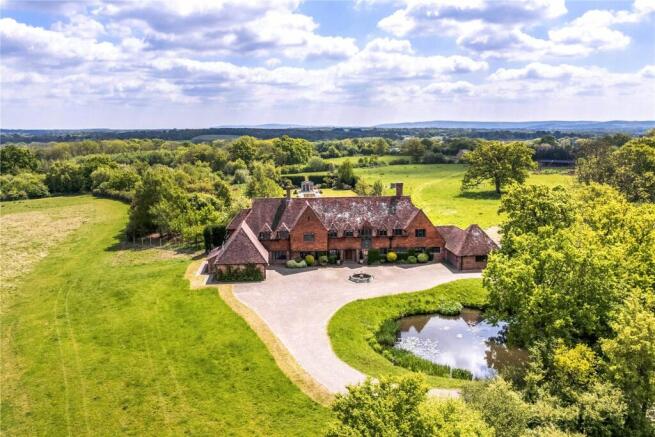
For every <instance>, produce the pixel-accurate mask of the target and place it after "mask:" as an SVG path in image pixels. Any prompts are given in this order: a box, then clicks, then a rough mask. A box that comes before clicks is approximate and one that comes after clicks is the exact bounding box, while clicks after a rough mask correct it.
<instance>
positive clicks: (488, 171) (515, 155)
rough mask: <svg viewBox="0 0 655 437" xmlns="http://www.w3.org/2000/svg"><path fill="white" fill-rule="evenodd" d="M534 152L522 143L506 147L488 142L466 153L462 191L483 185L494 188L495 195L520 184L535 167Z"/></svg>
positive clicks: (514, 143)
mask: <svg viewBox="0 0 655 437" xmlns="http://www.w3.org/2000/svg"><path fill="white" fill-rule="evenodd" d="M533 154H534V150H532V149H531V148H530V147H528V146H527V145H526V144H525V143H522V142H511V143H505V142H501V141H488V142H485V143H482V144H481V145H480V146H478V147H477V148H476V149H475V150H473V151H471V152H467V153H466V154H465V155H464V160H465V162H466V163H467V164H468V168H467V169H466V173H465V174H464V179H463V181H462V189H463V190H466V189H470V188H473V187H476V186H478V185H480V184H481V183H482V182H484V181H487V180H488V181H491V182H492V183H493V184H494V187H495V189H496V193H498V194H500V192H501V190H502V188H503V187H504V186H505V185H507V184H509V183H512V182H516V183H523V182H525V180H526V179H527V178H528V175H529V171H530V170H532V169H534V168H535V167H536V165H537V164H536V163H535V162H534V161H533V160H532V155H533Z"/></svg>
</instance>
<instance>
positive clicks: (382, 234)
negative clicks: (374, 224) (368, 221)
mask: <svg viewBox="0 0 655 437" xmlns="http://www.w3.org/2000/svg"><path fill="white" fill-rule="evenodd" d="M386 236H387V230H386V229H378V237H386Z"/></svg>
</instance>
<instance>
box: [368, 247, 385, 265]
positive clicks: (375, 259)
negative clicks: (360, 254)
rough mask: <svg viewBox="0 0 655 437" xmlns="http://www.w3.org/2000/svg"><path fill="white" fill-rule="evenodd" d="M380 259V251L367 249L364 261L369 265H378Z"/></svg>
mask: <svg viewBox="0 0 655 437" xmlns="http://www.w3.org/2000/svg"><path fill="white" fill-rule="evenodd" d="M380 259H381V256H380V251H379V250H378V249H369V250H368V255H367V257H366V260H367V262H368V264H369V265H371V264H376V263H379V262H380Z"/></svg>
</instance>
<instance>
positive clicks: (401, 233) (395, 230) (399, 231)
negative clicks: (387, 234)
mask: <svg viewBox="0 0 655 437" xmlns="http://www.w3.org/2000/svg"><path fill="white" fill-rule="evenodd" d="M393 234H394V235H395V236H401V235H403V230H402V229H398V228H396V229H394V230H393Z"/></svg>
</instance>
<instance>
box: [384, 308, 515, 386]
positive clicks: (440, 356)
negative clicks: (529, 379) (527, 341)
mask: <svg viewBox="0 0 655 437" xmlns="http://www.w3.org/2000/svg"><path fill="white" fill-rule="evenodd" d="M399 323H400V332H399V333H398V339H397V340H396V346H395V347H398V348H401V349H405V350H408V351H410V352H412V353H414V354H416V355H418V356H420V357H422V358H425V359H427V360H430V361H432V362H434V363H438V364H446V365H448V366H450V367H453V368H459V369H466V370H468V371H470V372H471V373H472V374H473V376H474V377H475V378H478V379H481V378H491V377H492V376H494V375H495V374H496V373H497V372H498V370H500V369H502V368H503V367H505V366H510V365H517V364H521V363H524V362H525V360H526V359H527V353H526V351H524V350H522V349H518V348H509V347H507V346H506V345H505V339H504V332H505V327H506V324H505V323H499V324H498V325H496V326H494V325H492V324H490V323H488V322H487V321H485V320H484V318H483V317H482V314H481V312H480V311H478V310H473V309H468V308H466V309H464V310H462V313H461V314H460V315H458V316H442V315H438V314H428V315H422V316H410V317H404V318H402V319H400V320H399Z"/></svg>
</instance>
